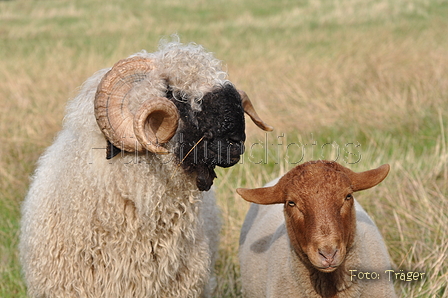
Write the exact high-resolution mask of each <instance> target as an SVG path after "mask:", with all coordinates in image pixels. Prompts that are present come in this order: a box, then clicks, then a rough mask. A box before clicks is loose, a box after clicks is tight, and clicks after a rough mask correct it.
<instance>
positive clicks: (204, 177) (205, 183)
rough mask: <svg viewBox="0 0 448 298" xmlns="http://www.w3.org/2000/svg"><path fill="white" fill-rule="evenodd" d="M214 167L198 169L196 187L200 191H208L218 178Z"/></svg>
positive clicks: (200, 167)
mask: <svg viewBox="0 0 448 298" xmlns="http://www.w3.org/2000/svg"><path fill="white" fill-rule="evenodd" d="M214 168H215V167H214V166H210V167H207V166H199V167H198V168H197V177H196V186H197V187H198V189H199V190H200V191H208V190H210V187H212V185H213V180H214V179H215V178H216V173H215V170H214Z"/></svg>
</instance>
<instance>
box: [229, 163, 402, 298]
mask: <svg viewBox="0 0 448 298" xmlns="http://www.w3.org/2000/svg"><path fill="white" fill-rule="evenodd" d="M388 172H389V165H383V166H381V167H379V168H377V169H374V170H370V171H365V172H361V173H355V172H353V171H351V170H350V169H348V168H346V167H343V166H341V165H340V164H338V163H336V162H329V161H312V162H307V163H304V164H301V165H299V166H297V167H295V168H294V169H292V170H291V171H289V172H288V173H287V174H286V175H284V176H283V177H282V178H280V179H279V180H276V181H274V182H272V183H270V184H269V185H268V186H267V187H264V188H256V189H243V188H239V189H237V192H238V193H239V194H240V195H241V196H242V197H243V198H244V199H245V200H247V201H249V202H253V203H257V204H252V205H251V207H250V209H249V212H248V214H247V216H246V219H245V222H244V224H243V227H242V230H241V236H240V250H239V259H240V265H241V275H242V284H243V293H244V294H245V297H257V298H260V297H395V293H394V288H393V284H392V283H391V282H390V281H389V280H388V279H387V277H386V276H385V274H386V272H385V271H386V270H388V269H390V268H391V262H390V259H389V255H388V252H387V249H386V246H385V244H384V241H383V239H382V237H381V235H380V233H379V231H378V229H377V227H376V226H375V224H374V223H373V221H372V220H371V219H370V217H369V216H368V215H367V213H366V212H365V211H364V209H363V208H362V207H361V206H360V205H359V204H358V202H356V200H355V199H354V198H353V193H354V192H356V191H360V190H364V189H368V188H371V187H373V186H375V185H377V184H378V183H380V182H381V181H382V180H383V179H384V178H385V177H386V176H387V174H388ZM259 204H262V205H259ZM271 204H276V205H271ZM265 205H266V206H265ZM359 271H362V272H366V273H369V274H370V275H369V276H371V277H372V278H369V279H367V278H363V277H364V275H363V277H361V278H358V277H357V275H356V274H354V272H359ZM366 276H367V275H366Z"/></svg>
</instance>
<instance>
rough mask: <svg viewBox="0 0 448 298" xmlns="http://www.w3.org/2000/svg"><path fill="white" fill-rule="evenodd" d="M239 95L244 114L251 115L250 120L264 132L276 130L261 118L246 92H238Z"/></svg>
mask: <svg viewBox="0 0 448 298" xmlns="http://www.w3.org/2000/svg"><path fill="white" fill-rule="evenodd" d="M238 93H239V94H240V96H241V100H242V104H243V109H244V112H245V113H246V114H247V115H249V117H250V119H252V121H253V122H254V123H255V124H256V125H257V126H258V127H259V128H261V129H262V130H265V131H272V130H274V128H273V127H272V126H270V125H268V124H266V123H265V122H264V121H263V120H261V118H260V116H258V114H257V112H256V111H255V109H254V106H253V105H252V102H251V101H250V99H249V96H247V94H246V92H244V91H242V90H238Z"/></svg>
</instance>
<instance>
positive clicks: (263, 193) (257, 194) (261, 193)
mask: <svg viewBox="0 0 448 298" xmlns="http://www.w3.org/2000/svg"><path fill="white" fill-rule="evenodd" d="M236 192H237V193H238V194H239V195H240V196H241V197H242V198H243V199H245V200H246V201H248V202H252V203H257V204H262V205H269V204H282V203H284V199H283V197H282V192H281V191H277V188H276V185H274V186H271V187H262V188H254V189H249V188H237V189H236Z"/></svg>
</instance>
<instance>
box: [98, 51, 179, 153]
mask: <svg viewBox="0 0 448 298" xmlns="http://www.w3.org/2000/svg"><path fill="white" fill-rule="evenodd" d="M153 68H154V66H153V63H152V62H151V59H148V58H142V57H132V58H128V59H123V60H120V61H118V62H117V63H116V64H115V65H114V66H113V67H112V69H111V70H110V71H109V72H108V73H106V75H105V76H104V77H103V79H102V80H101V82H100V84H99V85H98V89H97V92H96V95H95V117H96V120H97V123H98V126H99V127H100V129H101V131H102V132H103V134H104V136H105V137H106V138H107V140H109V142H111V143H112V144H113V145H114V146H115V147H117V148H119V149H121V150H125V151H128V152H134V151H143V150H144V149H146V150H148V151H151V152H155V153H166V152H168V151H167V149H166V148H164V147H162V146H161V144H163V143H166V142H168V141H169V140H170V139H171V138H172V137H173V135H174V134H175V132H176V130H177V126H178V120H179V114H178V111H177V108H176V106H175V105H174V104H173V103H172V102H171V101H169V100H168V99H167V98H162V97H152V98H148V99H146V101H145V102H143V104H142V105H141V106H140V107H139V108H138V110H137V111H136V112H135V115H134V114H133V113H132V112H131V111H130V110H129V108H128V101H129V98H127V96H128V94H129V92H130V91H131V90H132V88H134V87H136V86H137V85H138V84H139V83H140V82H141V81H142V80H144V79H145V77H146V76H147V74H148V73H149V72H150V71H151V70H152V69H153Z"/></svg>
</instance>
